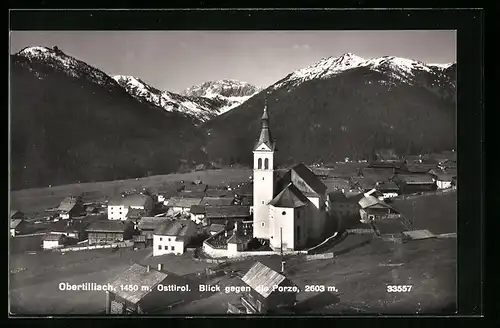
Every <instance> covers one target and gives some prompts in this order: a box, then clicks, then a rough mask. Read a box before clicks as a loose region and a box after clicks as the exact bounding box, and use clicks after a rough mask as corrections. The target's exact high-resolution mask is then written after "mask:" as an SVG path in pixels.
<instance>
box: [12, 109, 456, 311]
mask: <svg viewBox="0 0 500 328" xmlns="http://www.w3.org/2000/svg"><path fill="white" fill-rule="evenodd" d="M270 130H271V129H270V124H269V117H268V114H267V109H266V108H265V109H264V113H263V115H262V129H261V134H260V136H259V139H258V141H257V143H256V145H255V148H254V149H253V154H254V167H253V175H251V176H249V177H248V178H247V179H246V181H239V182H237V183H225V184H208V183H206V182H204V181H202V180H193V181H184V180H180V181H176V182H174V183H165V184H164V185H162V186H159V187H158V188H149V187H147V186H144V187H139V188H135V189H132V190H124V191H121V192H120V193H118V194H116V195H112V196H110V197H101V196H99V197H98V198H99V199H96V197H94V196H95V195H93V194H92V193H82V194H71V195H67V196H66V197H64V198H63V199H62V200H61V201H60V204H59V205H58V206H57V207H53V208H47V209H46V210H45V213H44V214H43V215H37V216H36V217H30V216H29V215H26V214H23V209H22V208H20V209H11V212H10V235H11V243H10V252H11V254H12V255H15V256H16V258H18V259H19V260H18V261H19V263H26V262H30V260H29V259H30V258H33V257H34V256H36V257H40V259H41V258H42V257H43V256H47V259H48V260H46V262H47V263H49V262H50V261H51V260H49V258H50V259H56V258H57V260H54V261H57V263H59V262H60V263H61V266H64V261H65V260H64V259H65V258H66V259H68V260H69V259H71V257H72V256H75V255H74V254H85V253H86V254H93V253H92V252H101V253H102V252H107V253H106V254H108V255H99V256H97V257H96V258H94V259H90V257H92V256H93V255H89V258H88V259H85V261H94V262H92V263H94V264H95V265H97V264H96V263H100V261H102V262H103V263H104V262H109V263H113V261H117V262H118V261H120V259H123V261H124V262H126V263H125V264H124V263H120V266H117V267H115V268H114V269H113V270H111V269H110V272H112V274H111V273H110V275H109V276H106V279H104V278H102V279H101V278H96V280H99V279H101V280H100V281H95V283H96V284H99V285H106V284H109V285H110V286H112V288H109V289H108V290H107V291H105V292H104V291H100V294H99V296H95V298H92V300H93V301H92V302H94V303H95V305H94V306H91V308H92V309H93V310H82V311H83V312H85V311H91V312H92V311H93V312H94V313H108V314H125V313H128V314H151V313H153V314H157V313H160V314H169V313H236V314H252V313H254V314H255V313H268V314H276V313H277V314H280V313H311V312H314V311H319V313H325V312H324V311H326V312H327V313H344V312H345V311H347V313H349V312H350V311H354V310H353V308H356V309H361V310H359V311H365V312H366V311H368V312H369V311H371V309H374V311H383V310H387V309H388V305H387V304H386V303H384V304H383V305H382V303H380V304H378V303H379V301H380V300H382V301H383V302H388V303H391V302H392V303H394V304H398V305H397V306H395V307H393V308H391V307H390V306H389V311H392V310H394V311H396V312H397V311H399V312H404V311H406V309H408V307H411V310H412V311H417V309H416V308H414V306H416V305H415V304H417V303H418V304H419V305H418V306H419V309H418V311H420V310H422V309H421V308H420V306H422V307H424V305H422V304H424V303H425V302H426V300H425V299H426V298H427V301H428V298H429V297H428V295H427V294H425V293H428V292H429V291H425V292H421V293H417V292H418V289H419V288H418V287H417V286H414V284H418V282H417V280H418V279H416V278H414V279H413V281H414V282H412V281H410V280H405V279H403V278H401V276H402V275H405V274H407V273H404V272H406V271H404V270H411V268H410V267H411V266H412V265H417V264H416V263H418V261H424V262H429V261H430V260H431V258H430V257H426V256H424V255H422V254H420V252H421V251H422V250H425V249H427V248H428V249H429V253H428V256H430V255H429V254H430V253H431V252H435V251H436V249H437V250H438V251H436V252H435V254H439V252H444V254H445V255H443V257H444V258H446V257H447V256H448V255H450V254H449V253H447V251H449V252H451V255H450V258H449V259H448V260H449V261H451V262H454V260H453V256H454V249H452V248H453V247H454V246H453V243H454V241H453V239H454V238H455V237H456V235H455V221H456V210H454V211H455V212H453V210H450V211H449V212H446V213H443V214H439V207H440V206H439V204H440V202H442V201H443V199H446V200H445V201H446V202H448V203H450V204H451V205H449V207H456V189H457V166H456V153H455V152H454V151H450V152H445V153H441V154H429V155H415V156H406V157H404V158H400V159H384V158H379V159H377V160H371V161H367V162H366V163H356V165H352V163H339V164H338V165H336V167H335V168H329V167H326V166H319V165H316V166H312V167H308V166H306V165H304V164H297V165H294V166H292V167H290V168H287V169H277V166H276V163H274V152H275V147H276V146H275V143H276V141H275V140H274V139H273V138H272V136H271V131H270ZM344 168H346V169H344ZM432 211H435V212H436V213H437V214H436V213H432V215H430V216H429V215H428V214H427V213H428V212H432ZM446 211H448V210H446ZM450 213H454V214H450ZM453 215H454V216H453ZM445 216H446V217H445ZM450 239H451V241H452V242H453V243H452V244H450ZM433 243H444V244H443V245H441V244H439V245H437V246H436V245H434V244H433ZM367 249H371V252H373V254H371V255H370V259H369V260H366V261H365V260H362V261H359V259H358V261H356V260H354V258H349V256H360V257H362V256H366V252H367ZM357 252H358V253H357ZM359 252H361V253H359ZM363 252H365V253H363ZM101 253H99V254H101ZM417 253H418V254H420V255H418V259H417V258H413V256H417V255H416V254H417ZM96 254H97V253H96ZM102 254H104V253H102ZM353 254H354V255H353ZM76 256H80V257H82V258H84V257H85V256H86V255H76ZM108 256H109V259H108ZM435 256H439V255H435ZM101 257H102V258H101ZM406 257H407V258H406ZM394 258H396V259H397V260H399V262H400V263H392V262H391V261H392V260H393V259H394ZM388 259H389V260H388ZM410 259H413V262H412V261H410ZM432 260H435V259H434V258H433V259H432ZM448 260H447V261H444V260H443V261H442V262H443V263H444V262H446V264H447V265H449V261H448ZM40 261H41V260H40ZM123 261H122V262H123ZM343 261H345V264H342V265H341V263H343ZM387 261H388V262H391V263H385V262H387ZM405 261H407V262H405ZM34 262H36V261H34ZM34 262H33V263H34ZM383 262H384V263H385V265H382V263H383ZM410 262H411V263H412V264H410ZM15 263H17V262H14V264H13V262H12V260H11V264H10V266H11V284H14V285H16V284H18V285H19V286H24V285H25V284H26V282H25V281H24V282H23V278H22V275H23V271H28V269H26V268H22V267H21V268H19V267H16V266H17V265H15ZM33 263H32V264H31V265H33V266H34V265H35V264H33ZM375 263H376V264H375ZM40 265H41V266H42V264H40ZM109 265H110V266H111V265H112V264H109ZM426 265H427V266H429V264H426ZM451 265H454V264H453V263H452V264H451ZM26 266H28V264H27V265H26ZM184 266H185V267H186V268H184ZM302 266H308V269H307V270H306V269H303V270H302V271H301V267H302ZM405 266H407V267H408V269H405ZM55 267H57V265H56V264H54V269H53V270H57V269H56V268H55ZM181 267H182V269H181ZM348 267H349V268H351V269H353V270H354V271H356V270H355V269H354V268H355V267H357V270H358V271H360V272H364V274H370V273H373V275H375V271H377V270H381V269H380V268H384V270H385V271H383V274H382V273H381V277H385V278H383V279H382V278H381V279H382V280H384V281H386V283H385V284H383V286H382V284H381V287H380V286H379V289H380V288H382V289H381V290H379V291H378V292H375V291H374V293H375V294H374V295H371V296H369V297H368V296H367V297H366V299H364V297H363V296H362V294H363V293H360V292H359V290H358V289H357V288H359V287H356V289H357V290H358V292H355V291H354V289H352V291H351V293H352V294H351V296H348V295H349V293H348V292H347V291H346V289H349V288H351V287H345V286H349V285H346V284H348V283H349V281H348V280H346V277H348V276H349V274H350V273H345V275H344V276H343V275H342V271H343V270H347V268H348ZM424 267H425V266H422V267H420V269H421V270H424ZM118 268H120V270H121V271H119V272H118V271H116V270H118ZM121 268H123V269H121ZM311 268H312V269H311ZM32 270H33V271H34V273H32V274H33V277H34V276H36V270H37V268H36V266H35V267H33V268H32ZM46 270H47V272H48V273H47V274H50V272H51V270H52V269H51V268H46ZM68 270H69V269H68ZM75 270H76V269H75ZM86 270H89V269H86ZM311 270H312V271H311ZM387 270H388V271H387ZM450 270H452V269H451V268H450ZM308 272H309V273H308ZM314 272H316V273H317V272H321V273H322V275H321V276H318V277H317V278H316V279H315V278H314V276H315V275H316V273H314ZM408 272H410V271H408ZM422 274H423V275H424V276H426V277H427V279H431V280H432V279H437V278H436V277H437V276H438V275H439V274H442V275H445V273H438V274H435V276H433V274H431V273H429V272H422ZM384 275H385V276H384ZM341 276H343V279H342V278H339V277H341ZM387 277H389V278H387ZM16 279H19V281H17V280H16ZM26 279H28V280H29V279H30V278H29V277H28V276H27V278H26ZM32 279H33V281H34V282H32V284H35V285H36V282H35V280H36V278H32ZM439 279H441V278H439ZM374 281H375V280H372V282H373V283H374ZM85 282H87V283H90V282H89V281H85ZM372 282H370V283H372ZM82 283H84V282H81V283H76V284H77V285H79V284H82ZM435 284H437V282H435ZM441 284H442V282H441ZM28 285H29V284H28ZM56 285H57V282H52V283H51V285H50V286H52V287H53V288H55V287H54V286H56ZM386 285H389V286H390V285H394V286H395V287H394V288H395V290H396V289H397V288H400V287H401V288H403V287H404V286H410V287H405V292H406V289H408V292H407V293H406V294H411V293H412V292H410V290H411V289H412V288H415V289H416V291H415V292H413V294H412V295H416V296H414V297H417V298H418V299H419V302H416V301H415V302H414V303H415V304H413V303H412V301H411V299H408V298H406V299H403V298H401V300H395V299H394V297H395V296H394V294H391V295H389V296H390V297H389V296H380V295H386V294H387V292H389V291H388V290H386V287H385V286H386ZM448 285H450V291H449V293H445V292H443V291H442V290H441V291H438V290H436V289H435V288H434V287H433V289H432V295H433V297H434V298H436V297H438V296H436V295H438V294H439V293H441V295H444V296H439V297H449V298H450V299H453V295H451V294H453V292H454V291H453V288H454V287H453V282H448ZM168 286H170V287H168ZM176 286H177V287H176ZM184 286H185V287H184ZM200 286H207V287H203V288H201V287H200ZM214 286H215V287H214ZM342 286H344V287H342ZM398 286H399V287H398ZM412 286H413V287H412ZM181 287H182V288H181ZM19 288H21V287H19ZM422 288H423V287H422ZM364 289H366V288H364ZM165 290H169V292H168V293H165ZM172 290H173V291H175V292H172ZM401 291H402V289H401ZM23 293H28V292H27V291H24V292H23ZM73 293H77V292H76V291H75V292H73ZM79 293H84V292H79ZM346 293H347V294H346ZM364 293H368V291H366V290H365V291H364ZM429 293H430V292H429ZM326 294H328V295H330V296H331V297H330V300H326V301H324V300H323V301H321V302H323V303H324V304H323V303H322V304H321V305H315V306H312V305H308V306H306V305H304V302H311V301H310V298H311V297H313V296H314V297H319V296H318V295H323V296H324V295H326ZM354 294H357V298H358V299H356V298H355V297H354ZM400 294H405V293H400ZM19 297H20V299H24V300H26V298H28V296H26V295H24V296H23V295H21V296H19ZM93 297H94V296H93ZM401 297H402V296H401ZM389 298H390V301H389ZM368 299H371V300H372V303H371V305H370V304H368V305H367V303H365V300H368ZM421 299H422V300H421ZM94 300H95V301H94ZM308 300H309V301H308ZM19 302H21V303H22V302H23V301H19ZM82 302H83V301H82ZM88 302H90V301H88ZM321 302H320V303H321ZM439 302H447V303H450V302H451V303H453V301H443V300H439V301H438V300H436V301H435V303H433V305H432V306H431V305H428V306H427V307H428V311H435V310H436V307H437V308H439V306H440V303H439ZM358 303H359V304H361V303H363V304H365V305H364V306H357V305H353V304H358ZM214 304H216V305H214ZM332 304H335V305H334V306H331V305H332ZM374 304H378V305H379V306H380V307H376V306H375V305H374ZM408 304H410V305H408ZM445 305H447V304H444V305H442V306H443V307H444V306H445ZM14 308H17V309H18V310H17V311H19V313H20V314H22V312H23V311H28V312H30V311H31V312H33V311H35V310H34V309H31V310H27V309H26V308H23V304H16V305H15V307H14ZM94 308H95V310H94ZM11 309H12V304H11ZM380 309H381V310H380ZM391 309H392V310H391ZM58 311H62V310H58ZM71 311H72V312H74V313H78V312H79V310H78V309H77V308H74V309H72V310H71ZM329 311H330V312H329ZM332 311H333V312H332ZM357 311H358V310H357ZM14 312H16V311H14ZM33 313H35V312H33ZM316 313H317V312H316ZM58 314H61V313H58Z"/></svg>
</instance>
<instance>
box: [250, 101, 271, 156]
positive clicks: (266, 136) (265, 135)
mask: <svg viewBox="0 0 500 328" xmlns="http://www.w3.org/2000/svg"><path fill="white" fill-rule="evenodd" d="M261 120H262V128H261V130H260V136H259V140H258V141H257V143H256V144H255V148H254V150H257V148H258V147H260V146H261V145H262V144H265V145H266V146H267V147H269V149H271V150H274V140H273V139H272V137H271V129H270V128H269V113H268V111H267V97H266V99H265V103H264V112H263V113H262V118H261Z"/></svg>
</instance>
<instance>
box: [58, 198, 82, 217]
mask: <svg viewBox="0 0 500 328" xmlns="http://www.w3.org/2000/svg"><path fill="white" fill-rule="evenodd" d="M57 212H58V213H59V216H60V218H61V219H64V220H67V219H70V218H72V217H75V216H80V215H82V214H83V213H85V208H84V206H83V203H82V199H81V198H80V197H74V196H68V197H66V198H64V199H63V200H62V201H61V204H59V207H58V208H57Z"/></svg>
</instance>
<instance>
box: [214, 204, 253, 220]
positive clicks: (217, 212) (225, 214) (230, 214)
mask: <svg viewBox="0 0 500 328" xmlns="http://www.w3.org/2000/svg"><path fill="white" fill-rule="evenodd" d="M205 216H206V217H207V218H208V219H210V218H212V219H213V218H247V217H249V216H250V206H245V205H229V206H211V207H206V209H205Z"/></svg>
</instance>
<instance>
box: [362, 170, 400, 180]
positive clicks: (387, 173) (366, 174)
mask: <svg viewBox="0 0 500 328" xmlns="http://www.w3.org/2000/svg"><path fill="white" fill-rule="evenodd" d="M361 176H362V177H363V178H365V179H368V180H371V181H374V182H383V181H390V180H391V179H392V178H393V177H394V172H393V171H392V170H387V169H380V168H363V169H362V170H361Z"/></svg>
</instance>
